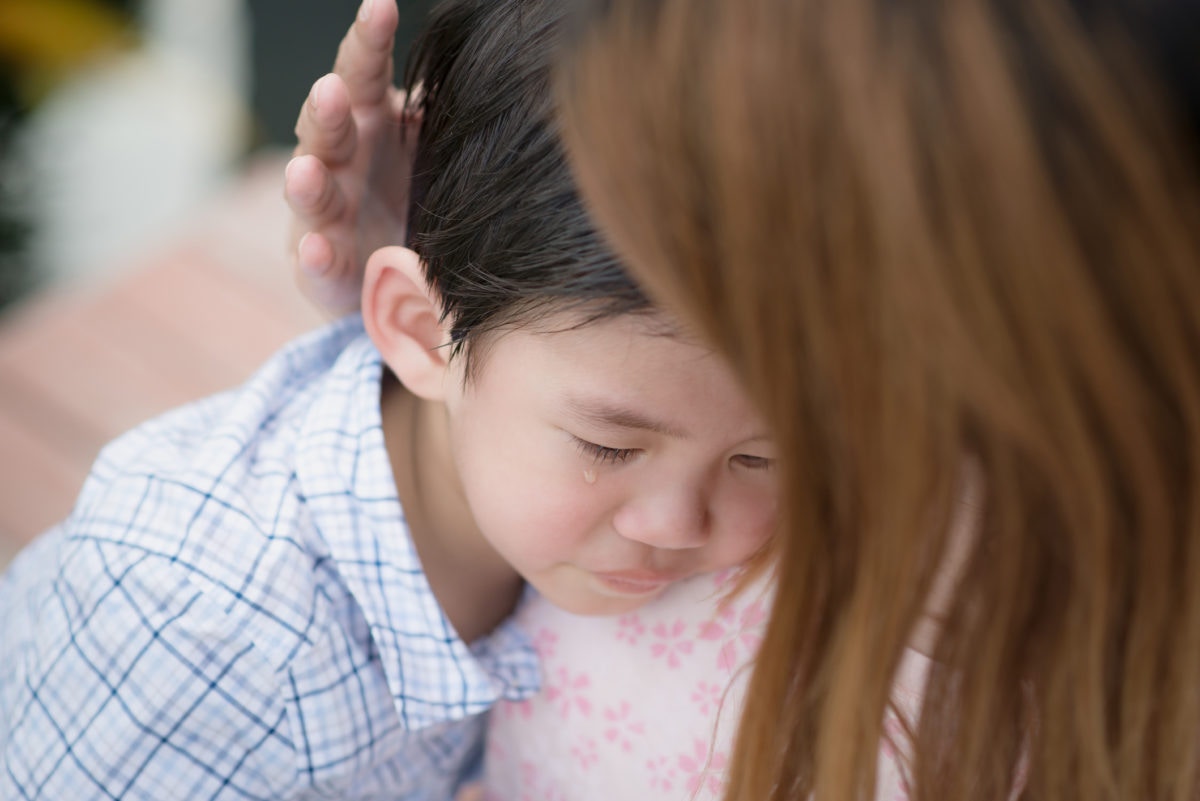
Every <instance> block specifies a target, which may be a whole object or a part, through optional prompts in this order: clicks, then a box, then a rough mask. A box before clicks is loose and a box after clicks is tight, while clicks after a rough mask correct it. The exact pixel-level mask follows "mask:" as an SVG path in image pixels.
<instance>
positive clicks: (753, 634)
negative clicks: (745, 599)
mask: <svg viewBox="0 0 1200 801" xmlns="http://www.w3.org/2000/svg"><path fill="white" fill-rule="evenodd" d="M766 617H767V613H766V610H765V609H764V607H763V602H762V600H761V599H760V600H757V601H754V602H753V603H750V604H747V605H746V606H745V607H744V608H743V609H742V611H741V613H740V614H739V613H738V612H737V611H736V610H735V609H734V607H733V605H732V604H731V605H728V606H725V607H723V608H722V609H721V611H720V612H718V613H717V616H716V618H714V619H712V620H706V621H705V622H703V623H701V624H700V633H699V637H700V639H702V640H706V641H709V642H718V641H721V640H724V642H723V643H721V647H720V649H719V650H718V651H717V667H718V668H720V669H721V670H725V671H729V672H732V671H734V670H735V669H737V668H738V667H739V666H740V665H741V664H742V662H743V661H744V659H745V660H748V659H749V658H750V656H751V655H752V654H754V652H755V651H757V650H758V646H759V644H760V643H761V642H762V627H763V622H764V621H765V620H766ZM735 621H736V624H735ZM742 648H745V649H746V656H745V657H744V658H743V657H742V654H741V650H742Z"/></svg>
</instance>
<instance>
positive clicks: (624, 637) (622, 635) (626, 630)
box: [617, 612, 646, 645]
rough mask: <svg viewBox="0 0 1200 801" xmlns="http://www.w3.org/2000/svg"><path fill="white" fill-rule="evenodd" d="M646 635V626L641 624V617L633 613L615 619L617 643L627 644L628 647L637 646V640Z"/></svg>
mask: <svg viewBox="0 0 1200 801" xmlns="http://www.w3.org/2000/svg"><path fill="white" fill-rule="evenodd" d="M645 633H646V625H645V624H644V623H642V616H641V615H639V614H637V613H636V612H634V613H633V614H629V615H621V616H620V617H619V618H617V640H618V642H627V643H629V644H630V645H637V644H638V640H640V639H641V638H642V635H643V634H645Z"/></svg>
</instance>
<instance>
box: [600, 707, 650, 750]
mask: <svg viewBox="0 0 1200 801" xmlns="http://www.w3.org/2000/svg"><path fill="white" fill-rule="evenodd" d="M632 713H633V705H632V704H630V703H629V702H628V701H622V702H621V705H620V707H608V708H606V709H605V710H604V719H605V721H607V723H608V725H607V726H606V727H605V729H604V738H605V739H606V740H608V741H609V742H610V743H615V744H617V745H620V746H621V750H622V751H625V752H626V753H628V752H630V751H632V750H633V739H634V738H635V737H640V736H641V735H643V734H645V733H646V724H645V723H643V722H642V721H640V720H633V719H632V718H631V715H632Z"/></svg>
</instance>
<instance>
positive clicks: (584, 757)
mask: <svg viewBox="0 0 1200 801" xmlns="http://www.w3.org/2000/svg"><path fill="white" fill-rule="evenodd" d="M571 756H573V757H575V759H577V760H579V767H581V768H583V769H584V770H585V771H587V770H591V769H592V766H593V765H595V764H596V763H597V762H599V761H600V755H599V753H598V752H597V749H596V741H595V740H593V739H592V738H591V737H588V738H587V739H586V740H581V741H580V742H578V743H576V744H575V745H573V746H571Z"/></svg>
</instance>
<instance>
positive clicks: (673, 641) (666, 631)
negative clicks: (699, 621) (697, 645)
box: [650, 619, 694, 668]
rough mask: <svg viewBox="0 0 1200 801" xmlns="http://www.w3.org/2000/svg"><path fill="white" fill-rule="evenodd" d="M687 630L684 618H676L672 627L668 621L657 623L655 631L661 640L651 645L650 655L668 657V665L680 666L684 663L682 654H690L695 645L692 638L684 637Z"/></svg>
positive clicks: (672, 666) (656, 657) (655, 634)
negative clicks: (681, 658) (668, 624)
mask: <svg viewBox="0 0 1200 801" xmlns="http://www.w3.org/2000/svg"><path fill="white" fill-rule="evenodd" d="M685 631H687V624H686V623H684V622H683V620H682V619H679V620H676V621H675V623H674V624H673V625H671V626H670V627H668V626H667V624H666V623H658V624H656V625H655V626H654V629H653V633H654V636H655V637H656V638H658V640H659V642H656V643H654V644H653V645H651V646H650V655H651V656H653V657H654V658H655V659H658V658H659V657H666V660H667V666H668V667H671V668H677V667H679V666H680V665H681V664H683V663H682V661H681V660H680V658H679V657H680V655H681V654H683V655H687V654H690V653H691V652H692V647H693V645H694V643H693V642H692V640H688V639H684V638H683V634H684V632H685Z"/></svg>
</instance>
